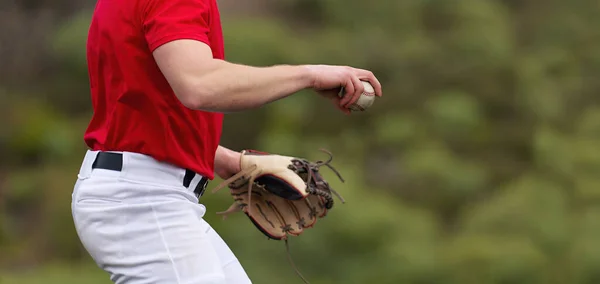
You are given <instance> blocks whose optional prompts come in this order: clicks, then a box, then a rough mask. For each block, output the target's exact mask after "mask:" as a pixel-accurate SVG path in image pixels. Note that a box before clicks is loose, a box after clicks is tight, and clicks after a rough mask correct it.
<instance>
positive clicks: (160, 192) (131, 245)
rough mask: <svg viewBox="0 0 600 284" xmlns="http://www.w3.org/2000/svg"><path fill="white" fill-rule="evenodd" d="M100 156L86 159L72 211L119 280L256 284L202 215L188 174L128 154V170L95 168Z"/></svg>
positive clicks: (84, 237) (94, 252)
mask: <svg viewBox="0 0 600 284" xmlns="http://www.w3.org/2000/svg"><path fill="white" fill-rule="evenodd" d="M97 153H98V152H95V151H88V152H87V153H86V155H85V158H84V160H83V164H82V166H81V170H80V172H79V174H78V179H77V182H76V184H75V187H74V191H73V195H72V213H73V220H74V223H75V228H76V231H77V234H78V235H79V238H80V240H81V242H82V244H83V246H84V247H85V249H86V250H87V251H88V252H89V254H90V255H91V256H92V258H93V259H94V261H95V262H96V263H97V264H98V266H99V267H100V268H102V269H104V270H105V271H106V272H108V273H109V274H110V279H111V280H112V281H113V282H114V283H117V284H142V283H152V284H225V283H227V284H229V283H235V284H246V283H251V281H250V279H249V278H248V276H247V274H246V272H245V271H244V269H243V268H242V266H241V265H240V263H239V261H238V260H237V258H236V257H235V255H234V254H233V253H232V251H231V250H230V249H229V247H228V246H227V245H226V244H225V242H224V241H223V240H222V239H221V237H220V236H219V235H218V234H217V233H216V232H215V231H214V230H213V229H212V227H211V226H210V225H209V224H208V223H207V222H206V221H204V219H203V218H202V217H203V216H204V213H205V212H206V208H205V207H204V205H202V204H198V199H197V197H196V196H195V195H194V194H193V193H192V192H191V189H190V190H188V189H187V188H186V187H184V185H183V183H182V179H183V177H184V173H185V170H183V169H180V168H177V167H174V166H172V165H169V164H165V163H161V162H158V161H156V160H154V159H153V158H151V157H149V156H145V155H141V154H136V153H128V152H125V153H122V152H120V153H122V154H123V164H122V170H121V171H114V170H105V169H93V170H92V163H93V162H94V160H95V158H96V155H97ZM198 179H199V178H198V176H197V177H195V178H194V180H196V182H197V180H198ZM190 188H193V186H192V187H190Z"/></svg>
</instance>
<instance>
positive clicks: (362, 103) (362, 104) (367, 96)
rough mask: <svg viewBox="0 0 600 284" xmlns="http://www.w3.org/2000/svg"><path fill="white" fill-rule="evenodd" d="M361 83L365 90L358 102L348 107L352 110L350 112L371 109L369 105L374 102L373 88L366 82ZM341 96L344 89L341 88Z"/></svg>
mask: <svg viewBox="0 0 600 284" xmlns="http://www.w3.org/2000/svg"><path fill="white" fill-rule="evenodd" d="M361 82H362V83H363V86H364V87H365V90H364V91H363V93H362V94H361V95H360V97H359V98H358V100H357V101H356V102H355V103H354V104H352V105H351V106H350V107H349V108H350V110H352V111H365V110H367V109H368V108H369V107H371V105H373V102H375V89H374V88H373V86H372V85H371V84H370V83H369V82H367V81H361ZM343 95H344V88H342V89H341V90H340V96H343Z"/></svg>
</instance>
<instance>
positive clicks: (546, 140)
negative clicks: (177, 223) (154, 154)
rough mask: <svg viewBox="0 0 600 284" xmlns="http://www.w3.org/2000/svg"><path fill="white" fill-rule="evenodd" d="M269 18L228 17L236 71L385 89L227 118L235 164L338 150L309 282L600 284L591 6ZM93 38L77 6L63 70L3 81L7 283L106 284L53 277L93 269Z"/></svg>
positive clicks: (282, 277)
mask: <svg viewBox="0 0 600 284" xmlns="http://www.w3.org/2000/svg"><path fill="white" fill-rule="evenodd" d="M261 3H262V4H266V5H264V7H268V8H264V9H265V11H261V13H260V17H259V16H257V15H254V14H244V13H241V14H240V13H229V12H228V9H227V8H225V9H223V26H224V33H225V40H226V54H227V59H228V60H230V61H233V62H238V63H244V64H251V65H271V64H281V63H288V64H302V63H326V64H343V65H352V66H356V67H361V68H365V69H370V70H373V71H374V72H375V74H376V75H377V76H378V77H379V79H380V80H381V82H382V84H383V87H384V97H383V98H381V99H379V100H378V101H376V102H375V104H374V106H373V107H372V108H371V109H369V110H368V111H367V112H364V113H356V114H354V115H352V116H344V115H342V114H340V113H338V112H337V111H336V110H335V109H334V108H333V107H332V106H331V105H330V104H329V103H328V102H325V101H323V100H322V99H320V98H319V97H318V96H316V95H315V94H313V93H311V92H309V91H303V92H300V93H299V94H297V95H294V96H292V97H290V98H288V99H284V100H281V101H277V102H274V103H272V104H270V105H268V106H265V107H262V108H260V109H256V110H251V111H247V112H243V113H235V114H227V116H226V120H225V128H224V134H223V139H222V142H223V144H224V145H225V146H228V147H231V148H234V149H236V150H241V149H244V148H255V149H260V150H264V151H270V152H277V153H281V154H287V155H296V156H306V157H309V158H315V159H316V158H322V153H320V152H318V151H317V149H318V148H327V149H330V150H332V151H333V153H334V155H335V158H334V165H335V166H336V167H337V168H338V169H339V170H340V171H341V172H342V175H343V176H344V178H345V179H346V182H345V183H341V182H339V181H337V180H335V176H334V175H333V174H329V173H327V176H328V177H329V178H330V179H331V180H332V184H333V186H334V187H335V188H337V190H338V191H339V192H340V193H341V194H342V195H343V196H344V197H345V198H346V200H347V203H346V204H344V205H341V204H340V205H339V206H338V207H336V209H335V210H333V211H332V212H331V213H330V214H329V218H327V219H324V220H320V221H319V222H318V224H317V226H316V227H315V228H314V229H312V230H308V231H307V232H306V234H305V235H303V236H302V237H299V238H293V239H292V240H291V242H290V246H291V253H292V255H293V258H294V260H295V262H296V264H297V265H298V266H299V268H300V270H302V271H303V273H304V274H305V276H307V277H308V278H309V279H310V280H311V283H317V284H318V283H369V282H372V283H382V284H385V283H390V284H391V283H414V284H430V283H440V284H446V283H447V284H459V283H460V284H482V283H485V284H488V283H489V284H509V283H510V284H512V283H527V284H537V283H540V284H541V283H544V284H546V283H550V284H554V283H556V284H559V283H560V284H566V283H569V284H580V283H581V284H588V283H589V284H591V283H598V282H599V281H600V269H599V268H600V244H599V242H598V240H599V239H600V147H599V146H598V145H600V104H599V103H600V96H598V94H597V93H598V91H600V83H599V82H600V81H598V80H597V78H598V77H600V30H599V29H597V27H598V26H599V25H600V17H598V14H599V13H600V6H599V5H597V3H596V2H594V1H586V0H581V1H557V0H550V1H536V0H530V1H514V0H495V1H492V0H490V1H477V0H452V1H445V0H444V1H442V0H426V1H425V0H407V1H383V0H379V1H375V0H373V1H370V2H368V1H358V0H321V1H317V0H302V1H301V0H286V1H273V0H264V1H262V2H261ZM229 5H235V4H229ZM224 6H226V5H224ZM90 7H91V6H90ZM88 23H89V10H85V11H82V12H81V13H79V14H73V15H71V17H66V18H61V20H60V21H59V22H57V23H56V25H54V26H50V27H48V30H49V31H50V32H49V33H48V34H47V35H46V38H44V39H45V40H47V42H44V43H43V44H40V49H44V50H45V52H48V53H49V54H51V55H52V57H51V58H49V59H48V60H49V61H50V62H54V64H53V67H52V72H50V74H48V75H47V76H44V77H43V78H37V77H35V76H34V75H35V74H30V77H31V79H32V80H34V78H35V80H36V82H37V84H35V86H34V87H32V86H26V85H23V86H20V87H18V86H17V87H15V86H13V84H9V83H10V82H3V81H2V79H0V86H1V85H2V84H4V85H6V86H10V88H8V87H7V88H0V118H1V119H2V121H3V124H2V126H3V127H2V128H0V154H1V155H2V163H1V164H0V267H4V268H6V270H11V272H10V273H6V274H5V275H2V274H0V275H2V276H0V283H53V282H52V281H56V282H57V283H69V282H67V281H72V282H73V283H82V282H85V283H92V282H91V281H93V280H89V279H91V278H93V279H98V280H97V282H98V283H108V278H107V277H106V275H104V274H103V273H101V272H98V270H94V269H92V268H89V269H92V270H91V271H90V272H89V273H90V274H89V275H90V276H89V277H84V278H81V279H85V280H77V279H78V278H77V277H79V276H78V275H80V274H79V273H78V272H77V271H76V270H77V269H76V268H71V269H68V268H67V267H66V266H65V265H58V266H56V265H52V266H48V265H47V263H53V262H55V261H59V262H61V263H75V262H84V263H88V266H89V265H90V264H89V263H90V259H89V257H88V256H87V254H86V253H85V251H84V250H83V249H82V247H81V245H80V244H79V242H78V239H77V237H76V234H75V231H74V229H73V226H72V220H71V216H70V205H69V202H70V196H71V195H70V194H71V190H72V187H73V185H74V182H75V179H76V173H77V170H78V167H79V163H80V161H81V158H82V157H83V154H84V151H85V147H84V145H83V141H82V133H83V131H84V129H85V127H86V126H87V123H88V120H89V115H90V113H91V109H90V107H91V106H90V104H89V95H88V93H89V92H88V90H87V73H86V65H85V63H86V59H85V50H84V47H85V37H86V32H87V27H88ZM17 42H18V41H17ZM0 56H2V54H1V53H0ZM29 64H31V63H29ZM39 64H42V63H39ZM43 64H47V62H45V63H43ZM28 66H29V65H28ZM217 182H219V180H218V179H217V180H215V181H214V183H217ZM214 183H213V184H214ZM203 199H204V200H203V202H204V203H205V204H206V205H207V207H208V213H207V215H206V219H207V220H208V221H209V222H210V223H211V224H212V225H213V227H215V229H216V230H217V231H218V232H220V234H221V235H222V236H223V238H224V239H225V240H226V241H227V242H228V243H229V244H230V246H231V247H232V249H233V250H234V251H235V253H236V254H237V256H238V257H239V259H240V260H241V262H242V263H243V264H244V266H245V267H246V269H247V271H248V273H249V274H250V276H251V277H252V278H253V279H254V281H255V283H300V282H299V280H298V279H297V278H295V276H294V274H293V273H294V272H293V270H292V269H291V267H290V266H289V264H288V263H287V262H286V255H285V247H284V245H283V243H279V242H275V241H268V240H266V239H265V238H264V237H263V236H262V235H261V234H260V233H259V232H257V231H256V230H255V229H254V227H253V225H252V224H251V223H250V222H248V220H247V219H246V217H244V216H243V215H241V214H240V215H238V216H235V217H233V216H232V217H231V218H228V219H227V220H225V221H224V220H221V219H220V218H218V217H217V216H216V215H215V214H214V212H215V211H220V210H221V209H224V208H227V207H228V205H229V204H230V202H231V200H230V197H229V196H228V195H227V194H217V195H210V194H209V195H207V196H205V197H204V198H203ZM248 244H252V245H248ZM38 267H41V268H38ZM17 268H18V269H17ZM24 268H28V269H24ZM31 269H33V270H31ZM85 269H88V268H85ZM19 271H24V272H19ZM31 271H34V272H31ZM86 273H88V272H86ZM60 274H67V275H68V276H67V277H66V278H65V279H67V280H60V279H61V278H60V277H61V276H60ZM39 275H43V276H39ZM91 275H94V276H91ZM53 279H57V280H53ZM88 280H89V281H88Z"/></svg>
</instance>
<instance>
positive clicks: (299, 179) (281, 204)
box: [213, 150, 344, 240]
mask: <svg viewBox="0 0 600 284" xmlns="http://www.w3.org/2000/svg"><path fill="white" fill-rule="evenodd" d="M322 151H323V152H325V153H327V154H329V159H328V160H327V161H317V162H309V161H307V160H305V159H301V158H295V157H288V156H282V155H276V154H269V153H264V152H258V151H254V150H244V151H242V157H241V171H240V172H238V173H237V174H235V175H234V176H232V177H231V178H229V179H227V180H225V181H223V182H222V183H221V184H219V185H218V186H217V187H216V188H214V189H213V193H214V192H216V191H218V190H219V189H221V188H223V187H225V186H228V187H229V189H230V193H231V195H232V196H233V200H234V203H233V204H232V205H231V206H230V207H229V209H227V210H226V211H223V212H219V213H217V214H221V215H224V216H227V215H228V214H230V213H234V212H238V211H242V212H244V213H245V214H246V215H247V216H248V217H249V218H250V220H251V221H252V223H254V225H255V226H256V227H257V228H258V229H259V230H260V231H261V232H262V233H263V234H265V235H266V236H267V237H269V238H270V239H275V240H285V239H287V238H288V236H289V235H293V236H298V235H300V234H302V232H303V231H304V229H306V228H311V227H313V226H314V224H315V223H316V222H317V219H318V218H323V217H325V216H326V215H327V212H328V210H330V209H332V208H333V205H334V200H333V196H332V194H335V195H336V196H337V197H338V198H339V199H340V200H341V201H342V203H343V202H344V200H343V198H342V197H341V196H339V195H338V194H337V193H336V192H335V191H334V190H333V189H332V188H331V187H330V186H329V183H328V182H327V181H326V180H325V179H324V178H323V177H322V176H321V174H320V172H319V169H320V167H322V166H327V167H329V168H330V169H331V170H332V171H333V172H334V173H336V175H337V176H338V177H339V178H340V180H342V182H343V181H344V180H343V179H342V177H341V176H340V174H339V173H338V172H337V171H336V170H335V169H334V168H333V167H332V166H331V165H330V164H329V163H330V162H331V160H332V158H333V157H332V155H331V153H329V152H327V151H325V150H322Z"/></svg>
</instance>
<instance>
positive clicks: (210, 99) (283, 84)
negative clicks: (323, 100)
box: [190, 60, 314, 112]
mask: <svg viewBox="0 0 600 284" xmlns="http://www.w3.org/2000/svg"><path fill="white" fill-rule="evenodd" d="M214 63H215V64H214V66H211V68H210V71H208V72H205V73H204V74H203V75H202V76H199V77H198V78H196V80H195V82H194V83H193V84H192V86H195V87H193V88H192V89H191V90H190V91H191V92H190V93H191V96H192V98H191V100H192V106H191V107H192V108H194V109H199V110H205V111H216V112H233V111H241V110H245V109H251V108H256V107H260V106H262V105H265V104H268V103H270V102H273V101H276V100H279V99H282V98H285V97H287V96H289V95H292V94H294V93H296V92H298V91H300V90H303V89H306V88H309V87H311V85H312V83H313V81H314V80H313V79H312V78H311V74H310V70H309V69H308V68H305V67H304V66H290V65H279V66H271V67H251V66H245V65H239V64H233V63H228V62H225V61H221V60H215V62H214Z"/></svg>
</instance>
